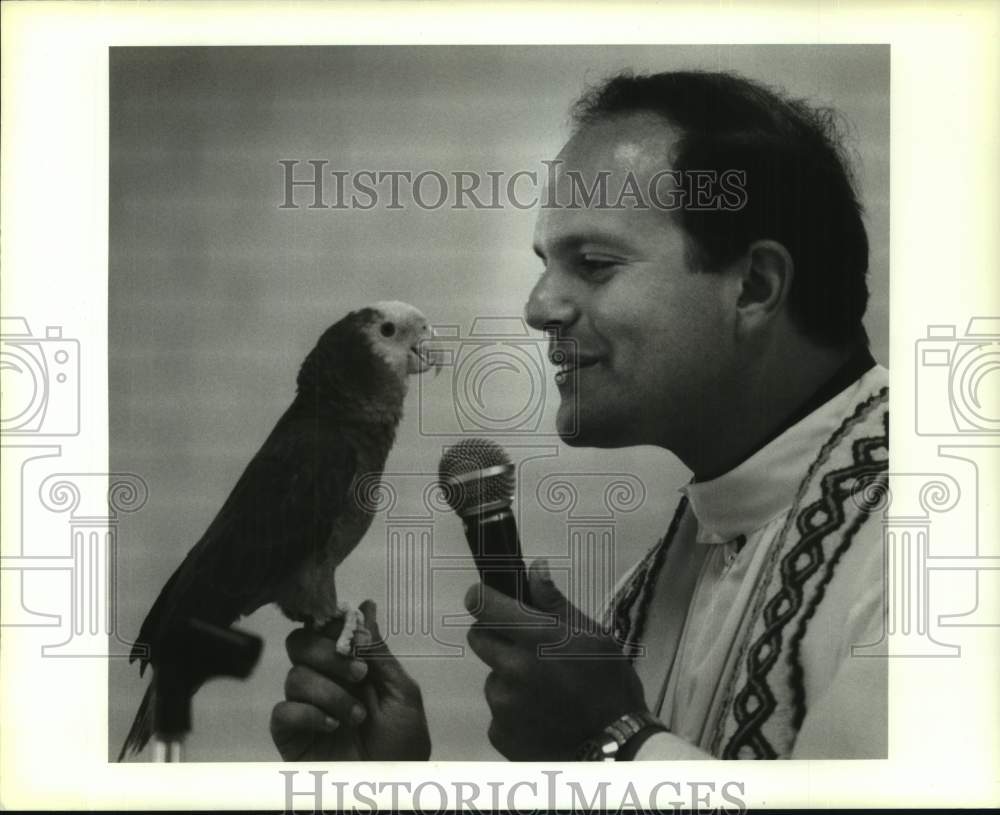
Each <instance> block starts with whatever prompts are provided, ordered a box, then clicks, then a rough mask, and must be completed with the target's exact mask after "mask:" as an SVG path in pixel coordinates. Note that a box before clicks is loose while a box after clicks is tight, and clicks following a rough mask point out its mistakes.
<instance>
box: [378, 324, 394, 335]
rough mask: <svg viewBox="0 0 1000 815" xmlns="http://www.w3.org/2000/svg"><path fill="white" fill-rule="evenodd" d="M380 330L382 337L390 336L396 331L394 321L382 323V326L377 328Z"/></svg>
mask: <svg viewBox="0 0 1000 815" xmlns="http://www.w3.org/2000/svg"><path fill="white" fill-rule="evenodd" d="M379 330H380V331H381V332H382V336H383V337H391V336H392V335H393V334H395V333H396V324H395V323H382V327H381V328H380V329H379Z"/></svg>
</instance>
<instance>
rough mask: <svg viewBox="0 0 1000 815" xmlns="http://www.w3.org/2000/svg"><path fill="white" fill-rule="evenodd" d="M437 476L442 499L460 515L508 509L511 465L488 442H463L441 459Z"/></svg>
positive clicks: (511, 491) (512, 485)
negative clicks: (482, 510)
mask: <svg viewBox="0 0 1000 815" xmlns="http://www.w3.org/2000/svg"><path fill="white" fill-rule="evenodd" d="M438 477H439V479H440V482H439V483H440V485H441V488H442V490H444V497H445V500H446V501H447V502H448V506H450V507H451V508H452V509H453V510H455V512H457V513H458V514H459V515H468V514H471V513H474V512H477V511H479V510H481V509H484V508H494V507H501V506H510V504H511V501H512V500H513V498H514V465H513V463H512V462H511V460H510V457H509V456H508V455H507V453H506V451H505V450H504V449H503V448H502V447H501V446H500V445H499V444H497V443H496V442H495V441H492V440H491V439H474V438H469V439H462V440H461V441H460V442H458V444H455V445H454V446H452V447H449V448H448V449H447V450H445V451H444V454H443V455H442V456H441V463H440V464H439V465H438Z"/></svg>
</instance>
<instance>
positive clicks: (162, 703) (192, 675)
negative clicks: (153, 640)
mask: <svg viewBox="0 0 1000 815" xmlns="http://www.w3.org/2000/svg"><path fill="white" fill-rule="evenodd" d="M262 646H263V641H262V640H261V638H260V637H258V636H257V635H256V634H249V633H247V632H246V631H240V630H239V629H235V628H220V627H219V626H216V625H211V624H210V623H206V622H204V621H203V620H198V619H196V618H194V617H190V618H187V619H186V620H184V621H183V622H181V623H180V624H179V625H177V626H176V627H175V628H174V629H173V630H172V631H171V632H170V634H169V635H168V636H167V637H166V639H165V640H164V643H163V650H162V652H161V658H160V660H159V663H160V664H159V666H158V667H157V669H156V672H155V674H154V675H153V681H154V682H155V683H156V692H155V698H156V707H155V709H154V714H153V715H154V719H153V721H154V727H155V741H154V744H153V750H154V761H158V762H179V761H181V758H182V757H181V747H182V745H183V743H184V736H185V735H187V733H189V732H190V731H191V697H192V695H193V692H194V691H195V690H197V689H198V687H199V686H200V685H201V684H202V683H203V682H204V681H206V680H208V679H211V678H212V677H215V676H232V677H236V678H237V679H246V678H247V677H248V676H250V674H251V672H252V671H253V669H254V667H255V666H256V664H257V660H258V659H259V658H260V652H261V648H262Z"/></svg>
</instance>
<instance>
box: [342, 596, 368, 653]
mask: <svg viewBox="0 0 1000 815" xmlns="http://www.w3.org/2000/svg"><path fill="white" fill-rule="evenodd" d="M337 616H338V617H340V616H342V617H343V618H344V627H343V628H342V629H341V631H340V636H339V637H337V653H338V654H340V655H341V656H345V657H349V656H350V655H351V652H352V649H353V647H354V633H355V632H356V631H357V630H358V629H359V628H360V629H364V625H365V617H364V615H363V614H362V613H361V611H360V610H359V609H356V608H355V607H354V606H351V605H348V604H347V603H338V604H337Z"/></svg>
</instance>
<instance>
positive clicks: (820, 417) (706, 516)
mask: <svg viewBox="0 0 1000 815" xmlns="http://www.w3.org/2000/svg"><path fill="white" fill-rule="evenodd" d="M835 378H837V377H836V376H835ZM887 379H888V371H886V369H885V368H882V367H881V366H875V367H874V368H870V369H868V370H867V372H865V373H864V374H863V375H862V376H861V377H860V379H856V380H855V381H854V384H853V385H849V386H848V387H846V388H842V389H841V390H840V391H839V392H838V393H836V395H835V396H833V398H829V399H827V400H826V401H825V402H824V403H823V404H821V405H820V406H819V407H817V408H815V409H814V410H813V411H812V412H811V413H809V414H808V415H807V416H805V417H804V418H801V419H799V420H798V421H796V422H795V423H794V424H793V425H792V426H791V427H788V428H787V429H786V430H784V432H782V433H780V434H779V435H778V436H777V437H776V438H774V439H772V440H771V441H770V442H768V443H767V444H766V445H765V446H764V447H762V448H760V449H759V450H757V452H755V453H754V454H752V455H751V456H750V457H749V458H747V459H745V460H744V461H743V462H742V463H740V464H738V465H737V466H736V467H734V468H733V469H732V470H730V471H729V472H727V473H724V474H723V475H721V476H719V477H718V478H713V479H712V480H711V481H700V482H691V483H690V484H688V485H687V486H686V487H684V488H683V489H682V490H681V492H682V493H684V495H686V496H687V498H688V500H689V501H690V503H691V510H692V512H693V513H694V515H695V517H696V518H697V520H698V532H697V535H696V540H697V542H698V543H725V542H726V541H730V540H732V539H733V538H735V537H737V536H738V535H746V534H749V533H751V532H753V531H755V530H757V529H760V528H761V527H763V526H764V525H765V524H767V523H768V521H771V520H772V519H774V518H775V517H777V516H779V515H781V514H782V513H784V512H786V511H787V510H788V508H789V507H790V506H791V505H792V501H793V500H794V498H795V494H796V492H797V489H798V485H799V483H800V482H801V481H802V478H803V477H804V475H805V468H806V467H808V466H809V464H810V463H811V462H812V461H813V459H814V458H815V457H816V452H817V451H818V450H819V448H820V447H821V446H822V444H823V443H824V442H825V441H826V440H827V439H828V438H830V436H831V435H832V434H833V433H834V432H835V431H836V429H837V428H838V427H839V426H840V424H841V422H842V421H843V418H844V415H845V414H846V413H847V412H848V411H849V410H850V408H851V407H852V406H853V405H854V404H855V403H856V402H857V401H858V400H859V399H863V398H864V396H866V395H867V394H868V393H869V392H874V391H877V390H878V389H879V388H880V387H882V386H883V385H884V384H885V383H886V381H887ZM831 381H833V380H831ZM821 392H825V393H829V390H828V388H827V386H824V387H823V388H822V389H821ZM810 401H812V400H810Z"/></svg>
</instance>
